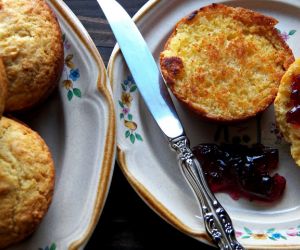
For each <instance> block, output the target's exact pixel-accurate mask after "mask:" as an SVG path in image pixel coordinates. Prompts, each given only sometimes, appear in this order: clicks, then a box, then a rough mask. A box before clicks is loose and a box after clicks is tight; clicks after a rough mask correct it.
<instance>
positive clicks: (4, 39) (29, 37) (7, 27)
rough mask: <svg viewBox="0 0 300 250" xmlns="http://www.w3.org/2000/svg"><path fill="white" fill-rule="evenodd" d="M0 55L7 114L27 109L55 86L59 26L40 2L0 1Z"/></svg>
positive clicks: (60, 52) (60, 58) (60, 49)
mask: <svg viewBox="0 0 300 250" xmlns="http://www.w3.org/2000/svg"><path fill="white" fill-rule="evenodd" d="M0 56H1V57H2V58H3V60H4V64H5V67H6V73H7V77H8V80H9V88H8V99H7V103H6V110H7V111H15V110H22V109H28V108H30V107H31V106H33V105H34V104H36V103H38V102H39V101H41V99H43V98H45V97H46V96H47V95H48V94H49V93H50V92H51V90H52V89H54V87H55V86H56V84H57V82H58V80H59V77H60V75H61V71H62V66H63V44H62V35H61V31H60V27H59V25H58V23H57V20H56V18H55V16H54V15H53V13H52V11H51V10H50V8H49V6H48V5H47V4H46V3H45V2H44V1H43V0H30V1H29V0H18V1H16V0H0Z"/></svg>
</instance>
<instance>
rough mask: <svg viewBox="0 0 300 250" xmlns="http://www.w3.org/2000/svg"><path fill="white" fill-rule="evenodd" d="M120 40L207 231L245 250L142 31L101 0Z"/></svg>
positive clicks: (112, 4)
mask: <svg viewBox="0 0 300 250" xmlns="http://www.w3.org/2000/svg"><path fill="white" fill-rule="evenodd" d="M97 1H98V3H99V5H100V7H101V9H102V10H103V12H104V14H105V16H106V18H107V20H108V22H109V24H110V27H111V29H112V31H113V33H114V35H115V37H116V39H117V42H118V44H119V46H120V49H121V51H122V54H123V56H124V58H125V61H126V63H127V65H128V67H129V69H130V71H131V74H132V76H133V78H134V80H135V82H136V84H137V86H138V90H139V92H140V94H141V96H142V97H143V99H144V101H145V103H146V106H147V108H148V109H149V111H150V113H151V114H152V116H153V118H154V119H155V121H156V122H157V124H158V126H159V127H160V128H161V130H162V131H163V133H164V134H165V135H166V137H167V138H168V140H169V144H170V146H171V148H172V149H173V150H174V151H176V152H177V157H178V160H179V163H180V166H181V170H182V173H183V175H184V176H185V178H186V180H187V182H188V183H189V184H190V186H191V188H192V189H193V191H194V193H195V195H196V197H197V198H198V201H199V204H200V207H201V211H202V215H203V219H204V224H205V228H206V231H207V233H208V234H209V235H210V236H211V238H212V239H213V241H214V242H215V243H216V244H217V245H218V246H219V248H220V249H222V250H223V249H224V250H225V249H226V250H227V249H228V250H233V249H234V250H242V249H244V248H243V247H242V245H241V244H240V243H239V242H238V241H237V240H236V237H235V233H234V228H233V225H232V222H231V219H230V217H229V215H228V214H227V212H226V211H225V209H224V208H223V207H222V205H221V204H220V203H219V201H218V200H217V199H216V197H215V196H214V194H213V193H212V192H211V191H210V189H209V187H208V185H207V183H206V181H205V178H204V174H203V171H202V168H201V166H200V163H199V162H198V161H197V159H196V158H195V156H194V154H193V152H192V151H191V149H190V146H189V140H188V138H187V137H186V135H185V132H184V129H183V127H182V125H181V122H180V120H179V117H178V115H177V112H176V110H175V107H174V104H173V102H172V100H171V97H170V95H169V93H168V90H167V87H166V85H165V83H164V82H163V80H162V76H161V74H160V71H159V69H158V67H157V65H156V62H155V60H154V58H153V56H152V53H151V52H150V50H149V49H148V46H147V44H146V42H145V40H144V39H143V37H142V35H141V33H140V32H139V30H138V28H137V27H136V25H135V23H134V22H133V21H132V19H131V18H130V16H129V15H128V14H127V12H126V11H125V10H124V9H123V8H122V7H121V5H120V4H119V3H117V2H116V1H115V0H97Z"/></svg>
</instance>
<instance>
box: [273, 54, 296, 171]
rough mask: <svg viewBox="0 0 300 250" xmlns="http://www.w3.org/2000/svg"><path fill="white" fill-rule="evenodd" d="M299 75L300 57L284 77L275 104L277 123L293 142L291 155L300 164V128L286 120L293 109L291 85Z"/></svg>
mask: <svg viewBox="0 0 300 250" xmlns="http://www.w3.org/2000/svg"><path fill="white" fill-rule="evenodd" d="M297 75H300V59H297V60H296V61H295V62H294V63H293V64H292V65H291V66H290V67H289V69H288V70H287V72H286V73H285V74H284V76H283V77H282V80H281V82H280V86H279V89H278V94H277V96H276V99H275V102H274V106H275V115H276V121H277V125H278V127H279V129H280V131H281V133H282V134H283V136H284V138H285V140H286V141H287V142H289V143H291V155H292V157H293V159H294V160H295V162H296V164H297V165H298V166H300V128H299V127H298V126H295V125H293V124H290V123H287V122H286V113H287V112H288V111H289V110H290V109H291V104H290V94H291V85H292V82H293V77H294V76H297Z"/></svg>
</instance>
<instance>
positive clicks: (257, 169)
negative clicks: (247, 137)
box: [193, 144, 286, 202]
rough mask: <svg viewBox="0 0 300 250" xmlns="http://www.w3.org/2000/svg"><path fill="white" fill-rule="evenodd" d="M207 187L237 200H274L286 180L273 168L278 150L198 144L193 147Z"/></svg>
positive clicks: (279, 195) (281, 191)
mask: <svg viewBox="0 0 300 250" xmlns="http://www.w3.org/2000/svg"><path fill="white" fill-rule="evenodd" d="M193 152H194V154H195V156H196V157H197V159H198V160H199V162H200V164H201V166H202V168H203V171H204V174H205V177H206V180H207V182H208V185H209V187H210V188H211V190H212V191H213V192H226V193H229V194H230V196H231V197H232V198H233V199H235V200H237V199H239V198H240V197H245V198H248V199H249V200H261V201H269V202H271V201H276V200H278V199H279V198H280V197H281V196H282V194H283V191H284V189H285V184H286V180H285V178H284V177H282V176H280V175H279V174H275V175H273V176H271V175H270V171H272V170H274V169H276V168H277V165H278V150H277V149H273V148H269V147H265V146H263V145H261V144H255V145H253V146H252V147H248V146H244V145H240V144H222V145H220V146H218V145H216V144H200V145H198V146H196V147H194V148H193Z"/></svg>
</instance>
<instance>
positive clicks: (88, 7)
mask: <svg viewBox="0 0 300 250" xmlns="http://www.w3.org/2000/svg"><path fill="white" fill-rule="evenodd" d="M118 2H119V3H120V4H121V5H122V6H123V7H124V8H125V9H126V10H127V11H128V13H129V14H130V15H131V16H133V15H134V14H135V13H136V12H137V11H138V10H139V8H140V7H141V6H142V5H143V4H145V3H146V2H147V1H145V0H127V1H126V0H119V1H118ZM65 3H66V4H67V5H68V6H69V7H70V8H71V9H72V11H73V12H74V13H75V15H76V16H77V17H78V18H79V20H80V21H81V22H82V24H83V25H84V27H85V28H86V29H87V31H88V33H89V34H90V36H91V37H92V39H93V40H94V43H95V45H96V46H97V48H98V50H99V52H100V54H101V56H102V58H103V61H104V63H105V65H107V63H108V60H109V57H110V54H111V52H112V49H113V47H114V45H115V39H114V36H113V34H112V32H111V29H110V28H109V26H108V24H107V21H106V19H105V17H104V14H103V13H102V11H101V10H100V8H99V6H98V4H97V2H96V0H65ZM174 248H176V249H183V250H201V249H203V250H212V249H215V248H212V247H208V246H206V245H204V244H202V243H200V242H198V241H196V240H194V239H192V238H190V237H188V236H186V235H184V234H183V233H181V232H179V231H177V230H176V229H174V228H173V227H172V226H171V225H169V224H167V223H166V222H165V221H164V220H163V219H161V218H160V217H159V216H158V215H156V214H155V213H154V212H153V211H152V210H151V209H150V208H149V207H148V206H147V205H146V204H145V203H144V202H143V201H142V200H141V198H140V197H139V196H138V195H137V194H136V193H135V191H134V190H133V189H132V188H131V186H130V185H129V184H128V182H127V181H126V179H125V178H124V176H123V174H122V173H121V171H120V169H119V167H118V166H117V163H116V166H115V171H114V175H113V179H112V184H111V188H110V191H109V194H108V198H107V201H106V204H105V207H104V210H103V213H102V215H101V218H100V221H99V223H98V225H97V228H96V230H95V231H94V233H93V235H92V237H91V239H90V241H89V242H88V244H87V246H86V248H85V249H86V250H98V249H101V250H144V249H151V250H155V249H174Z"/></svg>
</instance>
